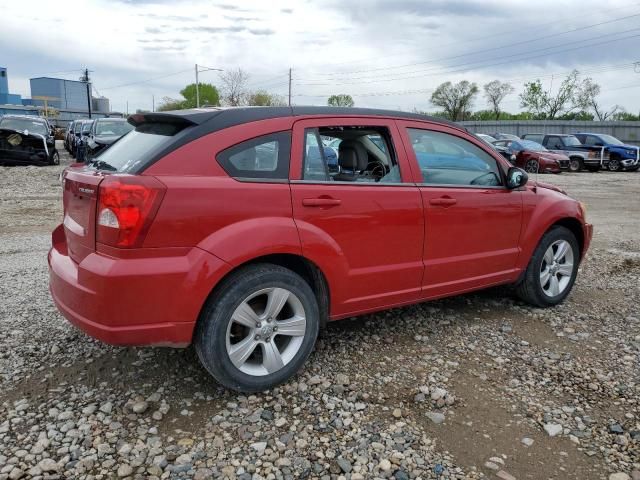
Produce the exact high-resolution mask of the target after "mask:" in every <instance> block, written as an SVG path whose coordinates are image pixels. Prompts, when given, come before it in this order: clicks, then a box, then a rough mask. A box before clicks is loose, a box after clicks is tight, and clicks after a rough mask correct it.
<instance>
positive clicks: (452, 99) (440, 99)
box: [431, 80, 478, 121]
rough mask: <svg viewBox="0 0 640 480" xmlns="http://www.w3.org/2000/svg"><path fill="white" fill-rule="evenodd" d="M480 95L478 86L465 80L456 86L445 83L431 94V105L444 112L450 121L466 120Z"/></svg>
mask: <svg viewBox="0 0 640 480" xmlns="http://www.w3.org/2000/svg"><path fill="white" fill-rule="evenodd" d="M477 95H478V86H477V85H476V84H475V83H470V82H468V81H467V80H463V81H461V82H459V83H456V84H455V85H454V84H452V83H451V82H445V83H442V84H440V85H439V86H438V88H436V89H435V91H434V92H433V93H432V94H431V103H432V104H433V105H435V106H436V107H440V108H442V109H443V110H444V113H445V114H446V116H447V118H448V119H449V120H453V121H457V120H464V119H465V116H468V114H469V111H470V110H471V107H472V106H473V102H474V100H475V97H476V96H477Z"/></svg>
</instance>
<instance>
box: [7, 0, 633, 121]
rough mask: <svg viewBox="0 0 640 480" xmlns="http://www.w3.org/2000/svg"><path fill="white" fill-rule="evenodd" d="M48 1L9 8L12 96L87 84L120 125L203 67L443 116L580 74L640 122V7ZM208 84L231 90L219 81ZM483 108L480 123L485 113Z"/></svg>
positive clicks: (317, 95) (361, 0)
mask: <svg viewBox="0 0 640 480" xmlns="http://www.w3.org/2000/svg"><path fill="white" fill-rule="evenodd" d="M60 5H61V4H60V3H59V2H52V1H50V0H46V1H40V0H24V1H22V2H4V4H3V6H2V28H1V29H0V66H4V67H7V68H8V76H9V89H10V92H11V93H19V94H22V95H23V96H24V97H29V96H30V91H29V78H32V77H36V76H52V77H59V78H68V79H78V77H79V76H80V75H81V71H80V70H81V69H83V68H88V69H89V70H90V71H91V74H90V75H91V78H92V83H93V86H94V89H95V90H94V95H103V96H106V97H108V98H109V99H110V101H111V108H112V110H114V111H126V109H127V106H128V112H129V113H131V112H134V111H135V110H136V109H145V110H147V109H151V108H152V104H153V101H154V99H155V104H156V106H157V105H158V104H159V103H160V102H161V100H162V98H163V97H173V98H178V97H179V93H178V92H179V91H180V90H181V89H182V88H183V87H184V86H185V85H187V84H189V83H192V82H194V80H195V71H194V69H195V64H199V65H201V66H203V68H205V67H209V68H217V69H223V70H232V69H236V68H241V69H243V70H244V71H245V72H247V73H248V74H249V80H248V88H249V89H251V90H258V89H264V90H267V91H269V92H272V93H277V94H280V95H283V96H286V95H287V93H288V71H289V68H291V69H292V79H293V80H292V103H294V104H297V105H326V101H327V97H328V96H329V95H332V94H338V93H345V94H350V95H352V96H353V98H354V100H355V104H356V106H361V107H376V108H391V109H400V110H409V111H411V110H414V109H418V110H422V111H434V110H436V108H435V107H433V106H432V105H431V104H430V101H429V99H430V96H431V93H432V91H433V90H434V89H435V88H436V87H437V86H438V85H439V84H440V83H442V82H445V81H451V82H458V81H461V80H469V81H471V82H475V83H477V84H478V85H479V86H480V88H481V87H482V85H484V84H485V83H487V82H489V81H491V80H494V79H499V80H501V81H508V82H510V83H511V84H512V85H513V86H514V88H515V90H516V92H515V93H514V94H513V95H510V96H509V97H507V98H506V100H505V101H504V104H503V109H504V110H506V111H511V112H515V111H518V110H520V107H519V99H518V93H519V92H521V91H522V88H523V85H524V83H525V82H528V81H533V80H536V79H538V78H539V79H540V80H541V81H542V83H543V85H544V86H545V88H550V89H552V91H553V90H555V89H556V88H557V87H558V86H559V84H560V83H561V81H562V79H563V78H564V77H566V75H567V74H568V73H569V72H570V71H571V70H573V69H578V70H579V71H580V72H581V75H582V76H583V77H587V76H588V77H591V78H593V79H594V80H595V81H596V82H597V83H599V84H600V86H601V88H602V93H601V96H600V98H599V100H600V102H601V103H602V104H603V105H604V106H605V107H608V106H613V105H615V104H620V105H623V106H624V107H625V109H626V110H627V111H630V112H634V113H638V112H639V111H640V48H639V47H640V2H633V1H629V0H621V1H616V0H613V1H611V0H610V1H609V2H607V3H604V2H602V1H600V0H580V1H576V0H574V1H562V0H554V1H549V0H538V1H536V2H531V1H529V0H527V1H519V0H483V1H471V0H469V1H467V0H323V1H311V0H296V1H286V0H268V1H260V0H235V1H234V0H206V1H205V0H203V1H199V0H185V1H182V0H104V1H103V0H93V1H87V2H82V3H81V4H78V5H77V6H76V7H74V8H60ZM200 81H201V82H208V83H213V84H214V85H219V84H220V78H219V72H217V71H213V70H210V71H203V72H202V73H200ZM486 107H487V105H486V101H485V100H484V98H483V97H482V95H479V96H478V98H477V100H476V102H475V109H482V108H486Z"/></svg>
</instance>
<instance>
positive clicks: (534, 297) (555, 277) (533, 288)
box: [516, 226, 580, 307]
mask: <svg viewBox="0 0 640 480" xmlns="http://www.w3.org/2000/svg"><path fill="white" fill-rule="evenodd" d="M579 262H580V249H579V248H578V242H577V240H576V237H575V235H574V234H573V233H572V232H571V230H569V229H567V228H565V227H562V226H556V227H553V228H551V229H550V230H549V231H548V232H547V233H545V234H544V236H543V237H542V240H540V243H539V244H538V246H537V247H536V249H535V251H534V252H533V256H532V257H531V260H530V261H529V265H528V266H527V270H526V272H525V274H524V278H523V279H522V281H521V283H520V284H519V285H518V286H517V290H516V291H517V293H518V296H519V297H520V298H522V299H523V300H524V301H526V302H528V303H531V304H532V305H535V306H537V307H551V306H553V305H557V304H559V303H560V302H562V301H563V300H564V299H565V298H566V297H567V295H569V292H571V289H572V288H573V284H574V282H575V280H576V275H577V273H578V265H579Z"/></svg>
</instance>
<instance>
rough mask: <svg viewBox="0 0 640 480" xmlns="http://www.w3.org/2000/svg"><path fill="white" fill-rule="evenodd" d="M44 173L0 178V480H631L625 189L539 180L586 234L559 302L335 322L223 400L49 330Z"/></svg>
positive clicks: (639, 388)
mask: <svg viewBox="0 0 640 480" xmlns="http://www.w3.org/2000/svg"><path fill="white" fill-rule="evenodd" d="M61 151H63V150H62V149H61ZM62 162H63V164H65V163H68V162H69V159H68V157H67V156H66V155H63V156H62ZM62 168H63V167H13V168H12V167H3V168H0V333H1V335H0V480H5V479H18V478H50V479H54V478H86V479H107V478H196V479H205V478H229V479H298V478H322V479H351V480H357V479H365V478H366V479H369V478H395V479H396V480H404V479H408V478H412V479H417V478H422V479H437V478H445V479H480V478H487V479H502V480H508V479H513V478H516V479H580V480H589V479H605V480H606V479H609V480H625V479H626V480H628V479H630V478H632V479H633V480H638V479H640V403H639V402H640V378H639V372H640V370H639V368H638V366H639V365H638V361H639V355H640V307H639V306H638V301H637V298H638V294H639V293H640V202H639V201H638V198H639V197H640V173H619V174H612V173H597V174H589V173H581V174H568V173H563V174H562V175H559V176H544V177H542V178H541V180H545V181H549V182H553V183H556V184H558V185H560V186H562V187H564V188H566V189H567V190H568V191H569V193H571V194H572V195H573V196H575V197H576V198H578V199H580V200H582V201H584V202H586V203H587V204H588V205H589V215H590V218H591V221H592V222H593V223H594V224H595V228H596V234H595V238H594V243H593V245H592V248H591V250H590V253H589V257H588V260H587V262H585V263H584V264H583V266H582V268H581V272H580V275H579V277H578V282H577V284H576V287H575V289H574V291H573V293H572V295H571V296H570V297H569V299H568V301H567V302H566V303H565V304H563V305H561V306H559V307H556V308H553V309H549V310H539V309H533V308H530V307H528V306H526V305H524V304H522V303H520V302H518V301H517V300H514V298H513V297H512V296H511V294H510V292H509V290H508V289H505V288H499V289H491V290H488V291H484V292H480V293H477V294H473V295H466V296H462V297H457V298H453V299H447V300H441V301H437V302H432V303H427V304H422V305H418V306H414V307H409V308H403V309H396V310H392V311H389V312H383V313H380V314H376V315H369V316H366V317H362V318H358V319H353V320H345V321H341V322H336V323H333V324H330V325H329V326H328V328H327V329H326V331H324V332H323V333H322V336H321V339H320V340H319V343H318V346H317V349H316V351H315V353H314V354H313V355H312V357H311V359H310V360H309V362H308V364H307V366H306V368H305V369H304V370H303V372H302V373H301V374H300V375H299V376H298V377H297V378H296V379H294V380H293V381H291V382H290V383H288V384H286V385H284V386H282V387H281V388H277V389H274V390H273V391H270V392H267V393H263V394H258V395H250V396H243V395H238V394H235V393H230V392H228V391H225V390H224V389H222V388H220V387H218V386H217V385H216V384H215V383H214V382H213V381H212V380H211V379H210V378H209V377H208V376H207V374H206V373H205V371H204V369H203V368H201V367H200V366H199V364H198V362H197V359H196V356H195V355H194V352H193V351H192V350H191V349H186V350H172V349H160V348H157V349H145V348H116V347H111V346H107V345H103V344H101V343H98V342H96V341H93V340H91V339H90V338H88V337H86V336H85V335H84V334H82V333H80V332H78V331H76V330H75V329H74V328H73V327H71V326H70V325H69V324H67V322H66V321H65V320H64V319H63V318H62V317H61V316H60V315H59V314H58V313H57V311H56V309H55V308H54V306H53V304H52V302H51V300H50V298H49V293H48V287H47V264H46V252H47V249H48V246H49V243H50V240H49V236H50V232H51V230H52V229H53V227H55V225H56V224H58V223H59V222H60V220H61V202H60V193H61V192H60V184H59V181H58V175H59V173H60V171H61V169H62Z"/></svg>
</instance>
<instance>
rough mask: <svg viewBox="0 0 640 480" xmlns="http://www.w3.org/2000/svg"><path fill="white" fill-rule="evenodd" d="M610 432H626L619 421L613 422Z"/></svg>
mask: <svg viewBox="0 0 640 480" xmlns="http://www.w3.org/2000/svg"><path fill="white" fill-rule="evenodd" d="M609 433H615V434H616V435H619V434H621V433H624V429H623V428H622V427H621V426H620V425H619V424H617V423H612V424H611V425H609Z"/></svg>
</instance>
